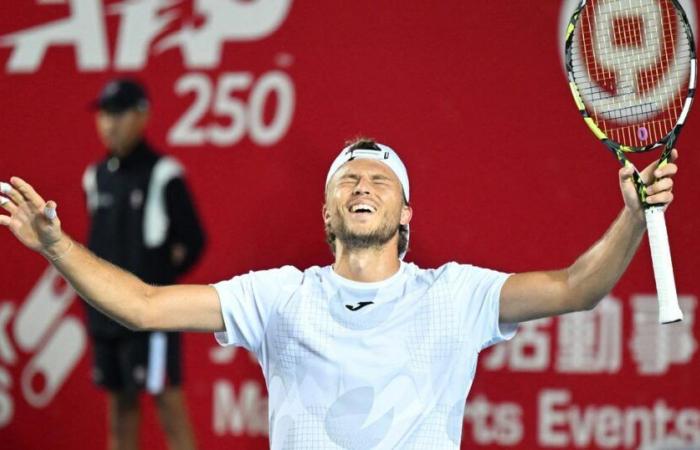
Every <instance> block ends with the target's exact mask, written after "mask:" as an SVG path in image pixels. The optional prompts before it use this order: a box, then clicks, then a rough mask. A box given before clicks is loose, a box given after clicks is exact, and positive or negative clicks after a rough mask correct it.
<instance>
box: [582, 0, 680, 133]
mask: <svg viewBox="0 0 700 450" xmlns="http://www.w3.org/2000/svg"><path fill="white" fill-rule="evenodd" d="M684 31H685V30H684V29H683V26H682V23H681V19H680V17H679V15H678V12H677V10H676V8H675V7H674V6H673V5H672V4H671V3H670V2H669V1H668V0H661V1H659V0H619V1H603V0H592V1H590V2H589V3H588V4H587V5H586V7H585V8H584V10H583V11H582V13H581V15H580V16H579V20H578V23H577V27H576V31H575V34H574V42H573V43H572V48H571V61H572V75H573V78H574V81H575V83H576V85H577V87H578V90H579V92H580V95H581V97H582V98H583V100H584V103H585V105H586V110H587V112H588V114H589V116H590V117H591V118H592V119H593V120H594V121H595V122H596V124H597V125H598V127H599V128H600V129H601V130H602V131H603V132H604V133H605V134H606V135H607V136H608V137H609V138H611V139H613V140H615V141H617V142H618V143H621V144H623V145H627V146H630V147H647V146H650V145H652V144H654V143H656V142H659V141H661V140H662V139H664V137H665V136H666V135H668V134H669V133H670V131H671V130H672V129H673V128H674V127H675V125H676V123H677V121H678V118H679V116H680V115H681V112H682V111H683V106H684V100H685V97H686V96H687V94H688V78H689V70H690V67H689V66H690V64H689V63H688V61H689V59H690V58H691V55H692V51H691V47H690V44H689V42H688V39H687V36H686V34H685V33H684Z"/></svg>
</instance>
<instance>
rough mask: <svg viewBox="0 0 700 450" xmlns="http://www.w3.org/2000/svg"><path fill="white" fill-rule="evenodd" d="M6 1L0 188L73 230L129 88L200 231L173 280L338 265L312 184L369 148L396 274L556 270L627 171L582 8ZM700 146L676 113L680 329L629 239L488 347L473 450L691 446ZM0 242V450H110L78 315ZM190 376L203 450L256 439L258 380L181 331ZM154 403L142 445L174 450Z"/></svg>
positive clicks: (471, 431) (467, 432)
mask: <svg viewBox="0 0 700 450" xmlns="http://www.w3.org/2000/svg"><path fill="white" fill-rule="evenodd" d="M2 3H3V6H2V10H3V14H0V73H1V74H2V75H1V76H2V79H1V81H0V98H2V106H3V108H2V112H1V113H0V114H2V119H3V126H2V127H0V142H2V150H1V151H2V160H1V162H0V178H2V179H7V178H9V176H11V175H21V176H24V177H25V178H26V179H28V180H29V181H30V182H32V183H34V184H35V185H36V186H37V188H38V189H39V190H40V192H42V193H46V195H48V196H49V197H50V198H52V199H54V200H56V201H57V202H58V204H59V212H60V215H61V218H62V221H63V223H64V227H65V229H66V230H67V231H68V232H69V233H70V234H72V235H73V236H75V237H76V238H78V239H82V238H84V237H85V235H86V226H87V217H86V213H85V207H84V202H83V195H82V192H81V188H80V177H81V174H82V171H83V169H84V168H85V166H86V165H87V164H88V163H90V162H91V161H94V160H96V159H98V158H100V157H101V156H102V155H103V153H104V150H103V149H101V148H100V144H99V142H98V140H97V137H96V134H95V131H94V124H93V117H92V113H91V112H90V111H89V110H88V109H87V107H86V104H87V103H88V101H89V100H91V99H92V98H94V97H95V96H96V94H97V92H98V91H99V89H100V87H101V86H102V85H103V84H104V83H105V82H106V81H107V80H108V79H109V78H110V77H113V76H116V75H124V74H136V75H137V76H138V77H140V78H141V79H142V80H143V81H144V82H145V83H146V84H147V85H148V87H149V89H150V92H151V96H152V98H153V117H152V122H151V124H150V127H149V133H148V135H149V137H150V139H151V140H152V141H153V142H154V143H155V144H157V145H158V146H159V147H160V148H162V149H167V150H168V151H169V152H170V153H172V154H173V155H175V156H176V157H177V158H179V159H180V160H181V161H183V162H184V164H185V165H186V167H187V169H188V180H189V183H190V185H191V187H192V190H193V191H194V194H195V196H196V199H197V201H198V208H199V210H200V212H201V215H202V217H203V221H204V224H205V226H206V229H207V232H208V236H209V247H208V248H207V251H206V253H205V256H204V258H203V260H202V262H201V263H200V264H199V265H198V266H197V268H196V269H195V270H194V271H193V272H192V273H191V274H190V275H189V276H188V277H187V279H186V280H185V281H188V282H200V283H206V282H214V281H218V280H221V279H227V278H230V277H231V276H233V275H235V274H238V273H241V272H245V271H247V270H250V269H261V268H268V267H276V266H280V265H282V264H294V265H297V266H299V267H306V266H309V265H312V264H326V263H328V262H330V261H331V257H330V254H329V252H328V250H327V247H326V245H325V243H324V239H323V227H322V222H321V204H322V192H323V182H324V177H325V174H326V170H327V168H328V166H329V164H330V162H331V160H332V158H333V157H334V156H335V155H336V153H337V151H338V150H339V149H340V148H341V147H342V145H343V142H344V140H346V139H348V138H352V137H354V136H356V135H358V134H363V135H369V136H374V137H376V138H377V139H379V140H380V141H382V142H385V143H387V144H389V145H392V146H393V147H394V148H396V149H398V151H399V152H400V153H401V155H402V157H403V158H404V161H405V162H406V164H407V166H408V168H409V173H410V175H411V181H412V185H413V188H412V194H413V195H412V203H413V207H414V220H413V222H412V225H411V230H412V239H411V244H412V249H411V251H410V253H409V256H408V258H407V259H408V260H410V261H414V262H416V263H418V264H419V265H421V266H434V265H438V264H441V263H443V262H445V261H448V260H457V261H460V262H469V263H473V264H478V265H483V266H488V267H493V268H497V269H500V270H505V271H514V272H517V271H524V270H533V269H547V268H558V267H564V266H566V265H568V264H570V263H571V262H572V261H573V260H574V259H575V258H576V257H577V256H578V255H579V254H580V253H581V252H583V251H584V250H585V249H586V248H587V247H589V246H590V245H591V244H592V243H593V242H595V240H596V239H597V238H598V237H599V236H600V235H601V234H602V233H603V232H604V230H605V229H606V227H607V226H608V224H609V223H610V222H611V221H612V220H613V219H614V217H615V216H616V214H617V212H618V211H619V210H620V208H621V206H622V201H621V199H620V195H619V193H618V188H617V166H616V163H615V161H614V159H613V157H612V156H611V155H610V154H608V153H606V151H605V150H604V149H603V148H602V146H601V145H600V144H599V143H598V142H596V139H594V138H593V137H592V135H591V134H590V132H589V131H588V130H587V129H586V127H585V126H584V124H583V123H582V121H581V120H580V118H579V114H578V112H577V111H576V108H575V106H574V103H573V101H572V99H571V95H570V93H569V91H568V86H567V84H566V81H565V77H564V73H563V70H562V63H561V53H562V47H563V45H562V40H561V36H560V32H561V30H562V28H563V26H564V24H563V22H562V20H563V19H562V17H565V16H568V15H567V14H566V12H569V11H571V10H572V8H573V6H574V4H573V3H572V1H571V0H567V1H563V2H558V1H538V2H532V1H524V0H521V1H508V2H466V1H460V0H449V1H441V2H397V1H389V0H373V1H370V0H355V1H353V2H344V1H338V0H332V1H324V2H302V1H299V0H249V1H244V0H216V1H215V0H209V1H205V0H199V1H193V2H189V1H182V2H177V1H175V2H168V1H166V0H152V1H151V0H132V1H131V2H126V1H125V2H121V1H105V2H104V3H100V2H96V1H94V0H44V1H38V0H37V1H35V2H30V1H21V0H4V1H3V2H2ZM684 4H685V5H686V7H687V9H688V12H689V14H690V16H691V17H692V18H693V20H695V19H694V18H695V4H694V2H685V3H684ZM699 143H700V114H697V113H695V114H693V113H691V115H690V117H689V120H688V123H687V126H686V128H685V130H684V133H683V135H682V136H681V139H680V143H679V147H680V149H681V157H680V160H679V164H680V168H681V173H680V174H679V175H678V177H677V179H676V180H677V199H676V201H675V202H674V204H673V207H672V208H670V209H669V211H668V212H667V220H668V224H669V230H670V236H671V246H672V252H673V257H674V263H675V273H676V277H677V285H678V289H679V292H680V294H681V296H682V304H683V309H684V310H685V313H686V321H684V322H683V323H682V324H677V325H671V326H666V327H659V326H657V325H655V324H654V320H655V314H656V306H655V298H654V295H655V294H654V293H655V288H654V281H653V276H652V271H651V264H650V258H649V251H648V248H647V247H646V244H644V245H643V246H642V248H641V250H640V251H639V254H638V255H637V257H636V258H635V259H634V261H633V262H632V264H631V266H630V268H629V270H628V271H627V273H626V274H625V275H624V277H623V278H622V280H621V281H620V283H619V284H618V286H617V287H616V288H615V289H614V292H613V294H612V295H611V297H610V298H608V299H607V300H606V301H605V302H604V304H603V305H601V306H599V307H598V308H597V309H596V310H594V311H593V312H588V313H580V314H574V315H569V316H565V317H561V318H556V319H549V320H543V321H537V322H532V323H529V324H525V325H524V326H523V327H522V328H521V332H520V334H519V336H518V338H517V339H516V340H514V341H513V342H512V343H509V344H506V345H501V346H498V347H496V348H494V349H492V350H489V351H488V352H487V353H485V354H484V355H482V358H481V362H480V366H479V370H478V374H477V379H476V382H475V384H474V387H473V389H472V392H471V395H470V398H469V403H470V407H469V408H468V410H467V413H466V415H465V423H464V433H463V447H469V448H503V447H513V448H528V449H531V448H544V447H548V448H552V447H553V448H639V447H642V446H644V445H657V446H662V445H666V447H665V448H669V447H670V446H672V445H674V444H684V445H686V446H691V447H693V448H700V387H698V386H699V385H698V383H697V380H696V378H697V376H698V371H699V369H700V357H699V356H698V353H699V352H698V351H697V346H698V345H697V341H698V339H699V338H700V333H699V332H698V325H697V323H696V321H695V318H696V316H697V313H696V311H697V296H698V294H699V293H700V278H699V277H698V257H697V255H698V253H699V250H700V248H699V247H700V242H699V241H698V239H697V238H696V237H695V233H694V230H697V229H698V227H699V226H700V214H698V212H697V210H696V205H697V198H698V197H699V196H700V185H698V184H697V183H693V182H692V175H691V174H693V173H694V172H695V171H697V170H698V169H700V154H698V153H697V152H696V150H698V149H697V147H698V144H699ZM0 248H2V261H3V262H2V270H0V286H2V289H1V290H0V442H2V444H1V446H2V448H7V449H20V448H21V449H39V448H55V449H69V448H101V447H103V445H104V440H105V429H106V425H105V419H104V417H105V412H106V405H105V401H104V400H105V399H104V396H103V395H102V393H101V392H100V391H99V390H97V389H96V388H95V387H93V385H92V383H91V381H90V362H89V360H90V345H89V341H88V339H87V338H86V335H85V329H84V325H83V324H82V318H83V308H82V305H81V304H80V301H78V299H77V298H75V296H74V295H73V293H72V291H71V290H70V289H69V288H67V287H66V286H65V284H63V283H62V282H61V280H60V279H59V278H57V276H56V274H55V273H54V272H52V271H51V270H50V269H48V264H47V262H46V261H45V260H44V259H43V258H41V257H40V256H37V255H35V254H31V253H30V252H28V251H26V250H25V249H23V248H21V247H20V245H19V244H17V243H16V242H15V241H14V240H13V238H12V237H11V236H10V235H9V233H7V232H6V231H5V232H2V233H0ZM186 361H187V364H186V379H187V381H186V389H185V390H186V395H187V400H188V402H189V405H190V410H191V413H192V418H193V421H194V425H195V428H196V433H197V438H198V441H199V443H200V445H201V448H206V449H216V448H265V447H266V446H267V438H266V436H267V416H266V414H267V413H266V393H265V388H264V382H263V379H262V376H261V373H260V370H259V369H258V366H257V363H255V362H254V361H253V360H252V359H251V358H250V357H249V356H248V355H247V354H246V353H245V352H244V351H243V350H239V351H236V350H232V349H220V348H218V347H217V345H216V344H215V342H214V340H213V338H212V337H211V336H210V335H205V334H188V335H187V337H186ZM145 405H146V408H147V414H146V423H147V426H145V427H144V429H143V434H144V439H145V440H146V441H147V446H146V448H152V449H162V448H165V445H164V443H163V439H162V435H161V433H160V431H159V430H158V428H157V426H156V425H157V421H156V419H155V418H154V415H153V406H152V404H151V403H150V401H145ZM648 448H653V447H648Z"/></svg>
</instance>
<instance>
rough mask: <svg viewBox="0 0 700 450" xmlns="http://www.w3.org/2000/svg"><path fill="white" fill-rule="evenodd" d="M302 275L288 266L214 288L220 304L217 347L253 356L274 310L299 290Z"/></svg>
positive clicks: (242, 277) (220, 283)
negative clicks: (237, 348) (221, 322)
mask: <svg viewBox="0 0 700 450" xmlns="http://www.w3.org/2000/svg"><path fill="white" fill-rule="evenodd" d="M302 276H303V273H302V272H301V271H300V270H299V269H297V268H295V267H292V266H285V267H282V268H279V269H271V270H262V271H257V272H249V273H247V274H245V275H239V276H236V277H233V278H231V279H230V280H227V281H222V282H219V283H216V284H214V285H213V286H214V288H215V289H216V292H217V293H218V295H219V301H220V302H221V313H222V315H223V319H224V325H225V331H221V332H217V333H215V334H214V337H215V338H216V340H217V342H218V343H219V344H220V345H223V346H226V345H236V346H240V347H244V348H245V349H247V350H249V351H252V352H256V353H257V350H258V349H259V348H260V346H261V345H262V342H263V338H264V336H265V329H266V327H267V323H268V320H269V318H270V316H271V314H272V313H273V311H274V309H275V306H276V305H278V304H279V303H280V302H281V301H283V300H285V299H287V298H289V297H290V296H291V295H292V294H293V293H294V291H295V290H296V289H297V288H298V287H299V285H300V284H301V281H302Z"/></svg>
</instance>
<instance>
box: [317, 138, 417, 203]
mask: <svg viewBox="0 0 700 450" xmlns="http://www.w3.org/2000/svg"><path fill="white" fill-rule="evenodd" d="M375 145H376V146H377V147H379V150H377V149H373V148H356V149H354V150H351V149H350V147H351V145H349V146H347V147H345V148H344V149H343V150H342V151H341V152H340V154H339V155H338V157H337V158H335V161H333V164H331V168H330V169H329V170H328V175H327V176H326V186H328V183H330V181H331V178H333V175H334V174H335V173H336V172H337V171H338V169H340V166H342V165H343V164H345V163H346V162H348V161H352V160H353V159H374V160H377V161H381V162H383V163H384V164H386V165H387V166H389V168H390V169H391V171H392V172H394V174H395V175H396V177H397V178H398V179H399V182H400V183H401V187H403V194H404V196H405V197H406V202H408V200H409V185H408V172H406V166H404V165H403V162H401V158H399V155H397V154H396V152H395V151H394V149H392V148H391V147H388V146H386V145H384V144H375Z"/></svg>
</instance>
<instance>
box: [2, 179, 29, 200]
mask: <svg viewBox="0 0 700 450" xmlns="http://www.w3.org/2000/svg"><path fill="white" fill-rule="evenodd" d="M0 193H2V194H4V195H6V196H7V197H8V198H9V199H10V200H12V202H13V203H14V204H15V205H19V204H21V203H22V202H23V201H24V200H23V199H22V194H21V193H20V192H19V191H17V189H14V188H13V187H12V185H11V184H9V183H3V182H0Z"/></svg>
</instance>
